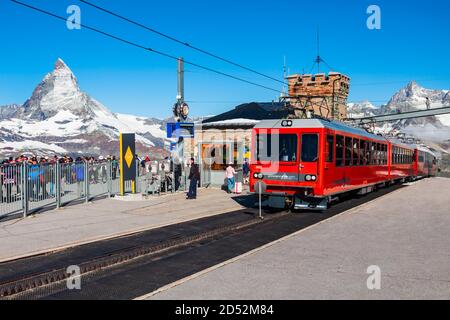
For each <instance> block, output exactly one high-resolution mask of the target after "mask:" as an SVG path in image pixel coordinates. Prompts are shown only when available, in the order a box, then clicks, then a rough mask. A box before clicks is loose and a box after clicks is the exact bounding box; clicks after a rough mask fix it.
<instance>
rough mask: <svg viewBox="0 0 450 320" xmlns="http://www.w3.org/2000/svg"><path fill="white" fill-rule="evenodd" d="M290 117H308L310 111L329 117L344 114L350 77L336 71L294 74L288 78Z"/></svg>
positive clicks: (336, 117)
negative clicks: (291, 111)
mask: <svg viewBox="0 0 450 320" xmlns="http://www.w3.org/2000/svg"><path fill="white" fill-rule="evenodd" d="M287 79H288V85H289V91H288V92H289V96H288V98H289V103H290V106H291V107H292V108H293V114H292V117H294V118H308V117H310V116H311V115H312V114H314V115H319V116H321V117H324V118H328V119H335V120H342V119H345V118H346V117H347V98H348V93H349V86H350V78H349V77H347V76H346V75H344V74H341V73H338V72H330V73H329V74H328V75H326V74H324V73H318V74H315V75H311V74H294V75H291V76H288V77H287Z"/></svg>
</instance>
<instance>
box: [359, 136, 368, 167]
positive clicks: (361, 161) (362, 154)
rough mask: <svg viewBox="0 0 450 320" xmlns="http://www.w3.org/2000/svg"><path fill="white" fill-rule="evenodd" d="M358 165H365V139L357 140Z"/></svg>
mask: <svg viewBox="0 0 450 320" xmlns="http://www.w3.org/2000/svg"><path fill="white" fill-rule="evenodd" d="M359 165H360V166H365V165H366V141H364V140H361V141H360V142H359Z"/></svg>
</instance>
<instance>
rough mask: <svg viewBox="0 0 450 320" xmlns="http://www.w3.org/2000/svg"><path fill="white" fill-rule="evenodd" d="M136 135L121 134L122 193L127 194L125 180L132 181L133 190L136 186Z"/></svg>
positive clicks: (133, 190)
mask: <svg viewBox="0 0 450 320" xmlns="http://www.w3.org/2000/svg"><path fill="white" fill-rule="evenodd" d="M135 155H136V137H135V134H134V133H121V134H120V194H121V195H124V194H125V181H131V192H132V193H135V186H136V156H135Z"/></svg>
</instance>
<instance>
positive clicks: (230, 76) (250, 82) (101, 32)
mask: <svg viewBox="0 0 450 320" xmlns="http://www.w3.org/2000/svg"><path fill="white" fill-rule="evenodd" d="M11 1H12V2H14V3H16V4H19V5H22V6H24V7H27V8H29V9H32V10H35V11H37V12H40V13H43V14H46V15H48V16H51V17H54V18H56V19H59V20H63V21H67V19H66V18H64V17H61V16H58V15H56V14H54V13H51V12H48V11H45V10H43V9H39V8H36V7H33V6H31V5H29V4H26V3H22V2H19V1H17V0H11ZM76 24H77V25H79V26H80V27H83V28H86V29H88V30H91V31H94V32H97V33H100V34H102V35H104V36H107V37H110V38H112V39H115V40H118V41H120V42H123V43H126V44H129V45H131V46H134V47H137V48H140V49H144V50H146V51H150V52H153V53H156V54H159V55H161V56H164V57H166V58H170V59H173V60H176V61H178V57H175V56H172V55H171V54H168V53H165V52H162V51H158V50H155V49H152V48H147V47H144V46H143V45H140V44H138V43H135V42H132V41H129V40H126V39H123V38H120V37H117V36H115V35H113V34H110V33H107V32H105V31H102V30H99V29H96V28H93V27H90V26H88V25H85V24H82V23H76ZM184 63H186V64H189V65H191V66H195V67H197V68H200V69H204V70H207V71H210V72H213V73H216V74H220V75H222V76H225V77H228V78H231V79H234V80H238V81H241V82H245V83H248V84H251V85H254V86H257V87H260V88H263V89H267V90H271V91H275V92H277V93H279V92H280V90H277V89H273V88H270V87H266V86H264V85H261V84H258V83H255V82H252V81H249V80H245V79H242V78H239V77H236V76H233V75H230V74H227V73H224V72H222V71H218V70H215V69H212V68H209V67H205V66H202V65H200V64H197V63H194V62H190V61H187V60H184Z"/></svg>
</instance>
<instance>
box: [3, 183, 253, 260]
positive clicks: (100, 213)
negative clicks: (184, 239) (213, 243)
mask: <svg viewBox="0 0 450 320" xmlns="http://www.w3.org/2000/svg"><path fill="white" fill-rule="evenodd" d="M185 197H186V196H185V194H184V192H180V193H175V194H167V195H161V196H150V197H149V199H148V200H144V201H119V200H116V199H113V198H111V199H98V200H94V201H93V202H91V203H87V204H75V205H69V206H66V207H63V208H61V209H55V210H49V211H45V212H42V213H40V214H36V215H33V216H29V217H26V218H24V219H14V220H9V221H3V222H1V221H0V262H4V261H9V260H14V259H18V258H23V257H27V256H32V255H36V254H42V253H47V252H52V251H57V250H62V249H65V248H68V247H73V246H77V245H81V244H86V243H90V242H95V241H100V240H105V239H109V238H114V237H120V236H125V235H129V234H132V233H136V232H140V231H144V230H149V229H154V228H159V227H162V226H167V225H171V224H176V223H181V222H185V221H189V220H194V219H198V218H203V217H208V216H213V215H218V214H222V213H226V212H230V211H235V210H240V209H243V208H244V207H245V206H244V205H245V203H244V202H243V201H245V200H244V198H245V197H242V196H239V195H234V194H227V193H226V192H224V191H221V190H218V189H199V190H198V196H197V199H195V200H186V199H185Z"/></svg>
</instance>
